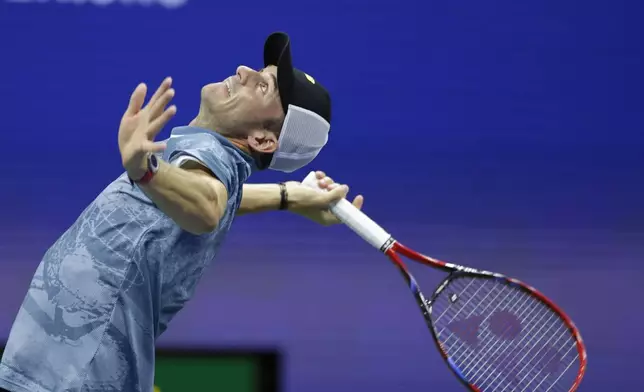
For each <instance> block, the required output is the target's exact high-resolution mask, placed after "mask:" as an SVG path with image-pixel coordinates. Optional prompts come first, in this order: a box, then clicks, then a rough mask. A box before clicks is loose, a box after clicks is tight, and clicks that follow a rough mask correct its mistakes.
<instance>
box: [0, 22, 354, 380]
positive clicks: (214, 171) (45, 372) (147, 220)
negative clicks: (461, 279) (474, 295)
mask: <svg viewBox="0 0 644 392" xmlns="http://www.w3.org/2000/svg"><path fill="white" fill-rule="evenodd" d="M264 64H265V67H264V68H263V69H262V70H261V71H254V70H252V69H250V68H247V67H239V68H238V69H237V72H236V75H234V76H231V77H229V78H227V79H226V80H224V81H223V82H220V83H214V84H209V85H207V86H205V87H204V88H203V89H202V92H201V105H200V109H199V113H198V115H197V117H196V118H195V119H194V120H193V121H192V122H191V123H190V125H189V126H185V127H178V128H175V129H173V130H172V132H171V136H170V138H169V139H167V140H165V141H163V142H155V141H154V139H155V136H156V135H157V134H158V132H159V131H160V130H161V129H162V128H163V126H164V125H165V124H166V123H167V122H168V121H169V120H170V119H171V118H172V117H173V116H174V114H175V113H176V108H175V107H174V106H170V107H167V105H168V104H169V103H170V101H171V99H172V97H173V95H174V90H173V89H172V87H171V85H172V81H171V79H169V78H168V79H166V80H165V81H163V83H162V84H161V85H160V87H159V88H158V89H157V91H156V92H155V93H154V94H153V96H152V97H151V98H150V100H149V102H148V103H147V105H144V102H145V97H146V86H145V85H143V84H142V85H139V86H138V87H137V88H136V89H135V90H134V92H133V94H132V96H131V99H130V103H129V106H128V107H127V110H126V111H125V114H124V116H123V118H122V121H121V125H120V128H119V134H118V142H119V149H120V153H121V160H122V163H123V166H124V168H125V173H123V175H121V176H120V177H119V178H117V179H116V180H115V181H114V182H112V183H111V184H110V185H108V186H107V188H106V189H105V190H104V191H103V192H102V193H101V194H100V195H99V196H98V197H97V198H96V199H95V200H94V201H93V202H92V203H91V204H90V205H89V206H88V207H87V208H86V209H85V210H84V211H83V212H82V213H81V215H80V217H79V218H78V219H77V220H76V222H75V223H74V224H73V225H72V226H71V227H70V228H68V229H67V231H65V233H63V235H62V236H61V237H60V238H59V239H58V240H57V241H56V242H55V243H54V245H53V246H52V247H51V248H49V249H48V250H47V252H46V253H45V255H44V258H43V260H42V261H41V263H40V265H39V266H38V268H37V270H36V273H35V275H34V278H33V280H32V282H31V285H30V287H29V290H28V292H27V295H26V297H25V299H24V301H23V303H22V306H21V308H20V310H19V312H18V315H17V318H16V320H15V322H14V324H13V327H12V329H11V333H10V336H9V340H8V343H7V346H6V349H5V352H4V355H3V358H2V364H1V365H0V388H4V390H6V391H12V392H62V391H66V392H69V391H78V392H89V391H122V392H130V391H136V392H140V391H144V392H151V391H152V390H153V381H154V380H153V379H154V354H155V351H154V349H155V342H156V340H157V338H158V337H159V336H160V335H161V334H162V333H163V332H164V331H165V329H166V328H167V327H168V324H169V323H170V321H171V320H172V318H173V317H174V316H175V315H176V314H177V312H179V311H180V310H181V309H182V308H183V307H184V305H185V304H186V302H187V301H189V300H190V298H191V297H192V296H193V294H194V292H195V287H196V285H197V283H198V282H199V279H200V278H201V276H202V275H203V273H204V271H205V269H206V268H207V267H208V265H209V264H210V262H211V260H213V259H214V258H215V257H216V255H217V251H218V250H219V247H220V246H221V245H222V243H223V242H224V241H225V239H226V235H227V233H228V230H229V229H230V227H231V224H232V222H233V220H234V218H235V216H236V215H240V214H244V213H251V212H261V211H268V210H275V209H282V210H290V211H293V212H296V213H299V214H301V215H303V216H305V217H307V218H309V219H312V220H314V221H316V222H319V223H322V224H333V223H338V222H337V221H336V220H335V219H334V218H333V217H332V215H331V214H330V213H329V212H327V208H328V206H329V204H330V203H332V202H333V201H335V200H339V199H341V198H343V197H345V195H346V194H347V191H348V188H347V187H346V186H339V185H338V184H335V183H334V182H333V180H331V179H330V178H329V177H327V176H326V175H325V173H323V172H317V178H318V180H319V181H320V185H322V186H323V187H327V188H330V192H326V193H324V194H323V193H319V192H316V191H313V190H310V189H309V188H307V187H304V186H302V185H300V184H299V183H297V182H287V183H284V184H275V185H271V184H263V185H262V184H259V185H250V184H248V185H245V184H244V182H245V181H246V180H247V179H248V177H249V176H250V175H251V173H253V172H254V171H257V170H262V169H267V168H268V169H274V170H278V171H283V172H292V171H294V170H297V169H299V168H301V167H303V166H305V165H307V164H309V163H310V162H311V161H312V160H313V159H314V158H315V157H316V156H317V154H318V153H319V152H320V150H321V149H322V147H323V146H324V145H325V144H326V142H327V137H328V132H329V129H330V119H331V101H330V97H329V94H328V92H327V91H326V90H325V88H324V87H323V86H322V85H320V83H319V82H317V81H316V80H315V79H313V78H312V77H311V76H309V75H307V74H305V73H304V72H302V71H300V70H298V69H296V68H294V67H293V65H292V61H291V52H290V41H289V37H288V36H287V35H286V34H284V33H274V34H271V35H270V36H269V37H268V39H267V40H266V43H265V46H264ZM362 203H363V199H362V197H360V196H358V197H357V198H356V199H355V200H354V204H355V205H356V206H358V207H361V206H362Z"/></svg>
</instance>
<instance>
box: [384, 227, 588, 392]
mask: <svg viewBox="0 0 644 392" xmlns="http://www.w3.org/2000/svg"><path fill="white" fill-rule="evenodd" d="M380 251H381V252H382V253H384V254H385V255H386V256H387V257H389V259H390V260H391V261H392V262H393V264H394V265H395V266H396V267H398V269H399V270H400V273H401V274H402V276H403V278H404V279H405V281H406V282H407V284H408V285H409V289H410V290H411V291H412V293H413V295H414V298H415V299H416V303H417V304H418V305H419V307H420V308H421V313H422V314H423V318H424V319H425V322H426V324H427V327H428V328H429V330H430V332H431V334H432V339H433V340H434V343H435V344H436V347H437V348H438V350H439V352H440V354H441V357H442V358H443V360H444V361H445V363H446V364H447V366H448V367H449V368H450V370H451V371H452V373H454V375H455V376H456V378H458V379H459V380H460V381H461V383H462V384H463V385H465V386H466V387H467V388H469V389H470V390H471V391H474V392H481V389H479V387H477V386H476V385H474V384H472V383H470V382H469V381H468V380H467V378H466V377H465V376H464V375H463V373H462V372H461V370H460V369H459V367H458V366H457V365H456V364H455V363H454V362H453V361H452V360H451V359H450V357H449V355H448V353H447V350H446V349H445V348H444V347H443V345H442V344H441V342H440V340H439V339H438V332H437V331H436V327H435V326H434V323H433V322H432V319H431V313H432V305H433V303H434V301H435V300H436V299H437V298H438V296H439V295H440V294H441V293H442V292H443V291H444V290H445V288H446V287H447V286H448V285H449V283H450V281H452V280H454V279H456V278H459V277H467V276H471V277H476V278H486V279H495V280H497V281H500V282H502V283H503V284H507V285H509V286H512V287H515V288H518V289H520V290H522V291H524V292H526V293H528V294H529V295H531V296H533V297H535V298H537V299H538V300H539V301H541V303H543V304H544V305H546V306H547V307H548V308H549V309H550V310H552V311H553V312H554V313H556V314H557V315H558V316H559V317H560V318H561V320H562V321H563V322H564V324H565V325H566V327H567V328H568V330H569V331H570V333H571V334H572V335H573V337H574V339H575V341H576V348H577V353H578V354H579V360H580V366H579V371H578V373H577V376H576V378H575V381H574V382H573V385H572V387H571V388H570V389H569V392H574V391H576V390H577V389H578V388H579V384H580V383H581V380H582V379H583V377H584V374H585V372H586V365H587V353H586V348H585V346H584V343H583V339H582V337H581V334H580V332H579V330H578V328H577V326H576V325H575V323H574V322H573V321H572V319H570V317H568V315H567V314H565V313H564V312H563V310H562V309H561V308H560V307H559V306H557V305H556V304H555V303H554V302H553V301H552V300H550V299H549V298H548V297H546V296H545V295H544V294H543V293H541V292H540V291H538V290H537V289H535V288H534V287H532V286H530V285H527V284H525V283H523V282H521V281H520V280H518V279H514V278H509V277H507V276H505V275H502V274H499V273H495V272H489V271H483V270H478V269H475V268H471V267H465V266H462V265H458V264H451V263H447V262H444V261H441V260H437V259H435V258H432V257H429V256H426V255H423V254H421V253H418V252H416V251H414V250H412V249H410V248H408V247H406V246H405V245H403V244H401V243H400V242H398V241H396V240H395V239H394V238H393V237H391V238H390V239H389V240H388V241H387V243H386V244H385V245H383V247H382V248H381V249H380ZM400 255H403V256H405V257H406V258H408V259H410V260H413V261H415V262H418V263H421V264H424V265H427V266H430V267H433V268H437V269H440V270H443V271H445V272H447V273H448V275H447V276H446V277H445V278H444V279H443V280H442V281H441V282H440V283H439V285H438V287H437V288H436V290H435V291H434V292H433V293H432V295H431V296H430V297H429V299H427V298H426V297H425V295H424V294H423V292H422V290H421V289H420V286H419V285H418V283H417V282H416V279H415V278H414V276H413V275H412V274H411V272H410V271H409V269H408V268H407V266H406V265H405V263H404V262H403V260H402V258H401V257H400Z"/></svg>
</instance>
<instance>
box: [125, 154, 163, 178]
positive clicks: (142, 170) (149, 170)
mask: <svg viewBox="0 0 644 392" xmlns="http://www.w3.org/2000/svg"><path fill="white" fill-rule="evenodd" d="M158 170H159V159H158V158H157V157H156V155H154V154H146V155H145V156H144V158H143V160H142V161H141V162H140V163H139V164H138V165H137V166H136V167H134V168H132V169H129V168H126V171H127V175H128V177H129V178H130V182H131V183H138V184H147V183H148V182H150V181H151V180H152V178H153V177H154V176H155V174H156V173H157V171H158Z"/></svg>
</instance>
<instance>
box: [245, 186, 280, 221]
mask: <svg viewBox="0 0 644 392" xmlns="http://www.w3.org/2000/svg"><path fill="white" fill-rule="evenodd" d="M280 200H281V196H280V187H279V185H277V184H244V188H243V192H242V200H241V205H240V206H239V209H238V210H237V215H238V216H239V215H244V214H252V213H258V212H266V211H273V210H278V209H279V206H280Z"/></svg>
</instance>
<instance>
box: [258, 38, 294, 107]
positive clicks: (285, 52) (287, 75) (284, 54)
mask: <svg viewBox="0 0 644 392" xmlns="http://www.w3.org/2000/svg"><path fill="white" fill-rule="evenodd" d="M269 65H274V66H276V67H277V87H278V89H279V93H280V101H281V102H282V108H283V109H284V113H286V112H287V111H288V103H289V102H291V100H290V97H291V94H292V91H293V84H294V83H295V70H294V69H293V59H292V58H291V40H290V38H289V36H288V34H286V33H282V32H277V33H273V34H271V35H269V36H268V38H267V39H266V42H265V43H264V66H265V67H268V66H269Z"/></svg>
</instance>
